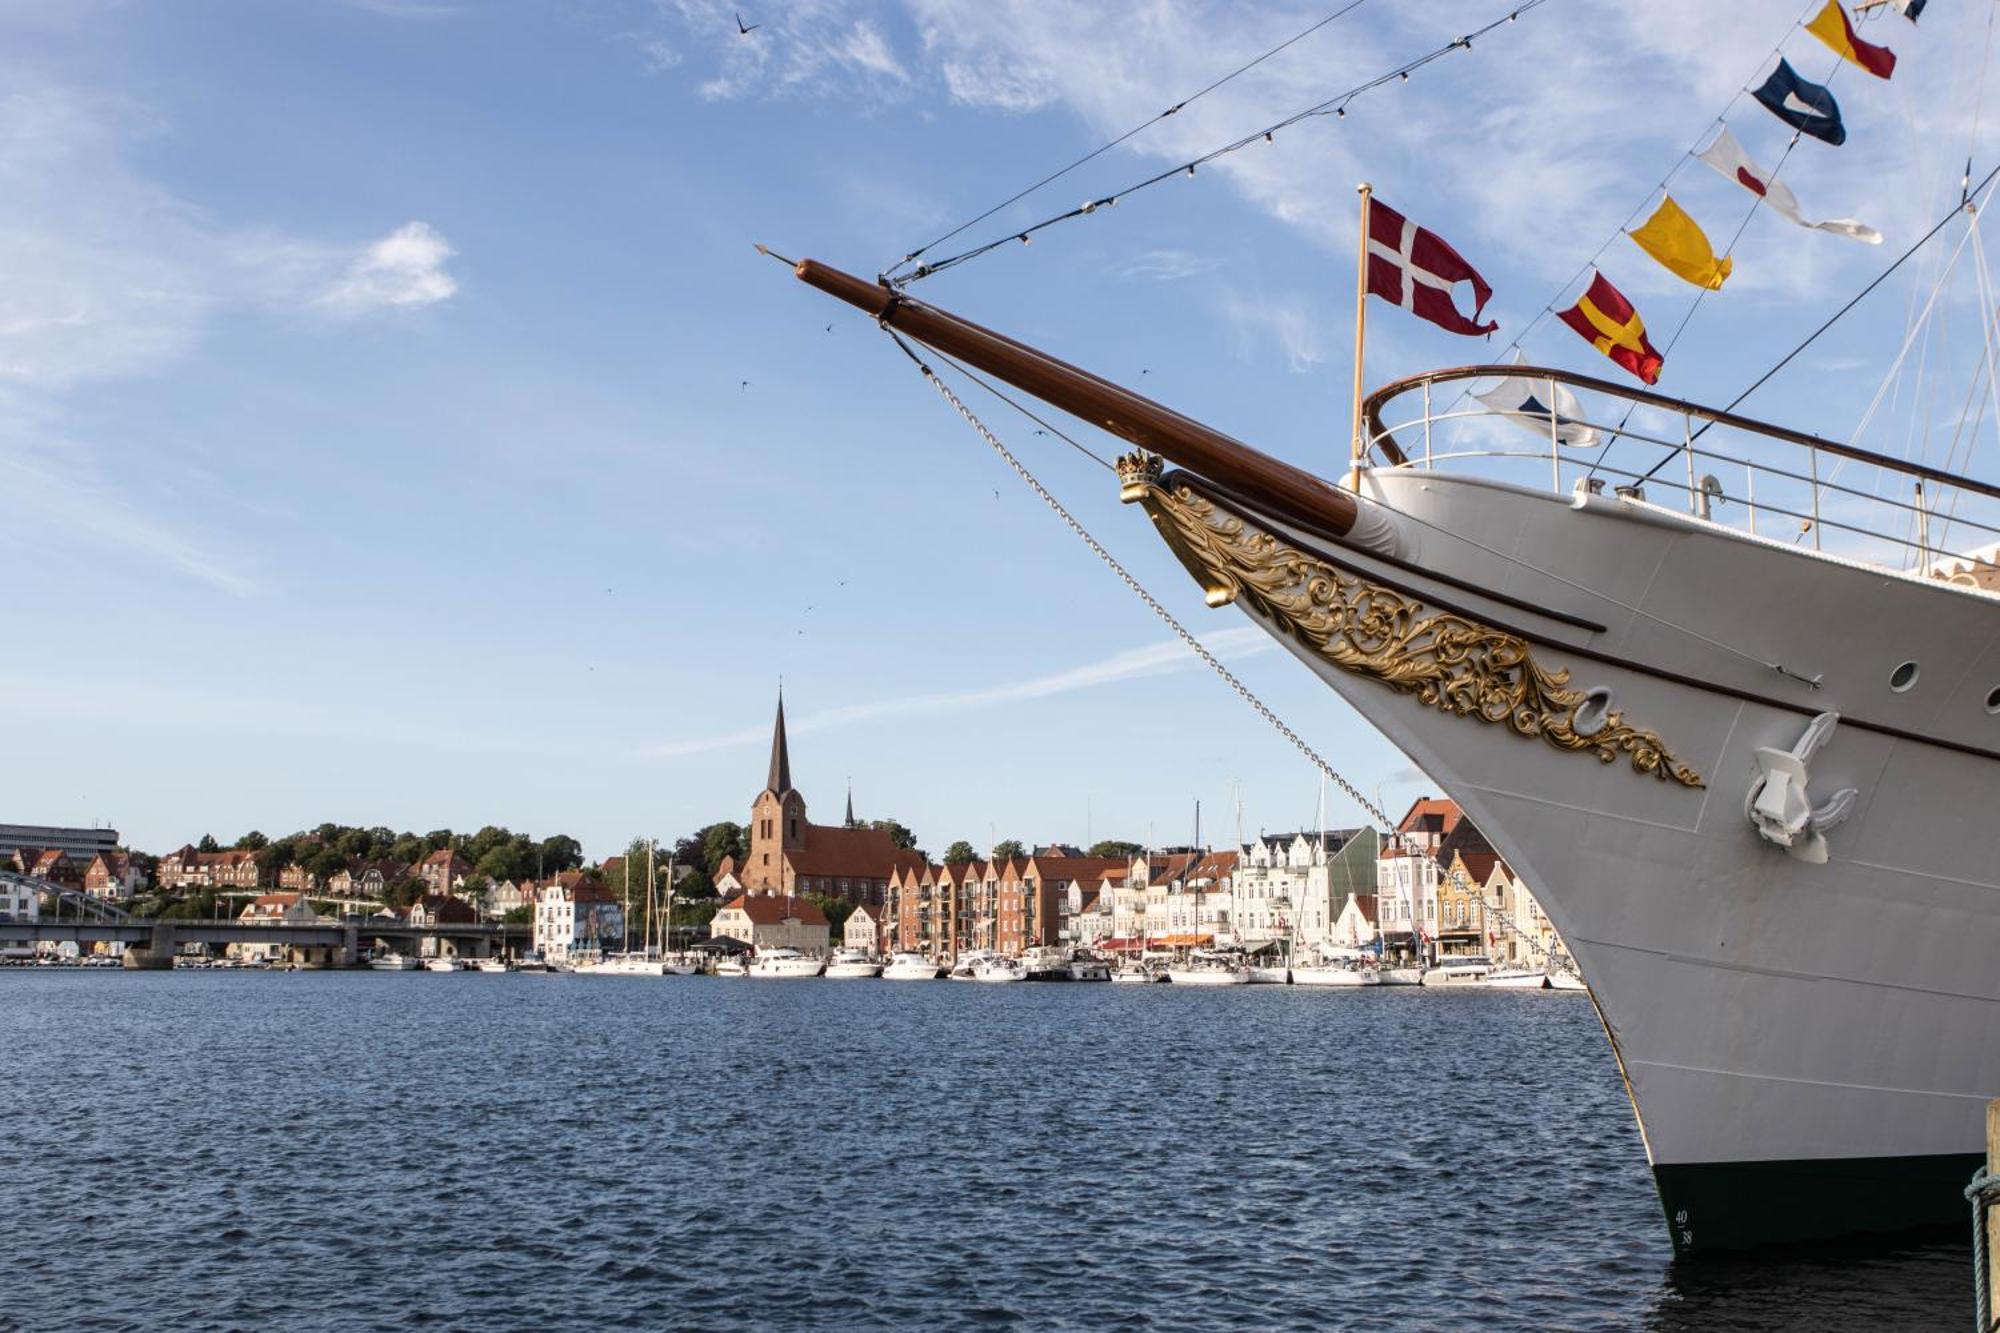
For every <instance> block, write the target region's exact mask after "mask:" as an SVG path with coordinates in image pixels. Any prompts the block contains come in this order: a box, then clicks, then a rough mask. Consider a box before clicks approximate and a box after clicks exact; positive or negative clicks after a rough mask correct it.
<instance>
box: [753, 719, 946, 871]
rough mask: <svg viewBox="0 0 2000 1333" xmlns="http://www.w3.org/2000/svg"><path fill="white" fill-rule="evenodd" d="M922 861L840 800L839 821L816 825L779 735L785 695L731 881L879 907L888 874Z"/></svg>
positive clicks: (851, 804)
mask: <svg viewBox="0 0 2000 1333" xmlns="http://www.w3.org/2000/svg"><path fill="white" fill-rule="evenodd" d="M921 865H923V858H922V857H921V856H919V855H917V853H915V852H913V851H910V850H908V849H906V848H901V847H898V846H897V845H896V841H895V839H894V838H892V837H891V836H890V835H889V834H888V833H887V832H886V831H884V830H882V829H872V828H864V827H862V826H861V825H860V823H859V822H858V821H856V820H855V818H854V798H853V796H852V795H851V794H850V795H849V797H848V801H847V822H846V823H845V824H815V823H813V822H812V821H811V819H810V818H808V817H807V814H806V798H805V795H804V794H803V793H802V792H800V791H799V790H798V789H797V788H795V787H793V786H792V756H791V749H790V746H789V745H788V744H787V742H786V739H785V700H784V697H783V696H782V695H781V696H779V699H778V720H777V722H776V724H775V725H774V726H773V728H772V731H771V765H770V770H769V772H768V773H767V775H766V777H765V780H764V790H763V791H761V792H759V793H757V799H756V800H754V801H752V802H751V803H750V850H749V852H748V853H747V854H746V855H745V856H744V858H743V864H742V865H740V866H734V865H732V866H730V867H729V869H730V870H732V871H733V872H734V875H735V880H736V882H737V883H739V884H741V885H742V887H743V888H744V889H745V890H746V891H748V892H750V893H752V894H756V893H779V894H783V893H795V894H807V893H816V894H820V895H823V896H826V897H831V898H840V899H843V900H845V901H847V902H851V903H870V904H880V903H881V902H882V899H883V895H884V893H885V892H886V891H887V889H888V887H889V877H890V876H891V875H893V874H895V873H896V871H897V870H898V869H900V868H903V867H907V866H921Z"/></svg>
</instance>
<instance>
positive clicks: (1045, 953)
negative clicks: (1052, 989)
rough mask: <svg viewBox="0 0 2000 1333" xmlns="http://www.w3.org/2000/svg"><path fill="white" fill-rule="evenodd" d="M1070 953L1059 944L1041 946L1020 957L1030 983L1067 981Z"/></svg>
mask: <svg viewBox="0 0 2000 1333" xmlns="http://www.w3.org/2000/svg"><path fill="white" fill-rule="evenodd" d="M1069 955H1070V951H1069V950H1068V949H1065V948H1064V947H1062V946H1061V945H1059V944H1041V945H1036V946H1035V947H1034V948H1032V949H1029V950H1027V951H1026V952H1024V953H1023V954H1022V955H1021V959H1020V961H1021V966H1022V967H1024V968H1026V969H1027V973H1028V980H1030V981H1068V980H1069V979H1070V975H1069Z"/></svg>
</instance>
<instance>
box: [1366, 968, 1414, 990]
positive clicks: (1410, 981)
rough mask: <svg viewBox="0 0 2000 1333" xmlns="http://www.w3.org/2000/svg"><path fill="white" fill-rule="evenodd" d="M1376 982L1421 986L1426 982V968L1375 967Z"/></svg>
mask: <svg viewBox="0 0 2000 1333" xmlns="http://www.w3.org/2000/svg"><path fill="white" fill-rule="evenodd" d="M1375 984H1376V985H1378V986H1421V985H1423V984H1424V969H1422V968H1421V967H1378V968H1376V969H1375Z"/></svg>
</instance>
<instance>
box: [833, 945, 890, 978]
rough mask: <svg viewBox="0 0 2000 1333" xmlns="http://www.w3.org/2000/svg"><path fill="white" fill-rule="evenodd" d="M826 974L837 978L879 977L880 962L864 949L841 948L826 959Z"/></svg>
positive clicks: (880, 971)
mask: <svg viewBox="0 0 2000 1333" xmlns="http://www.w3.org/2000/svg"><path fill="white" fill-rule="evenodd" d="M826 974H827V976H829V977H832V978H835V979H838V980H853V979H856V978H860V977H879V976H881V975H882V964H881V963H880V962H879V961H878V960H877V959H876V957H875V955H873V954H871V953H869V952H868V951H867V950H866V949H842V950H840V951H838V952H837V953H835V954H834V955H833V957H831V958H829V959H827V960H826Z"/></svg>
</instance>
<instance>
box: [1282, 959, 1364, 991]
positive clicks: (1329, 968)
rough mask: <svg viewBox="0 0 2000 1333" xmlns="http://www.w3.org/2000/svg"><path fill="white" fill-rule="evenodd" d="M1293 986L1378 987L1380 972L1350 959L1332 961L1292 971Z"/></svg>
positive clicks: (1296, 968)
mask: <svg viewBox="0 0 2000 1333" xmlns="http://www.w3.org/2000/svg"><path fill="white" fill-rule="evenodd" d="M1292 984H1293V985H1294V986H1379V985H1381V984H1382V974H1381V972H1380V971H1379V970H1378V969H1376V968H1372V967H1364V966H1363V965H1362V964H1361V963H1359V962H1357V961H1354V960H1352V959H1333V960H1329V961H1326V962H1319V963H1313V964H1311V965H1310V966H1307V967H1295V968H1293V969H1292Z"/></svg>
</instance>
